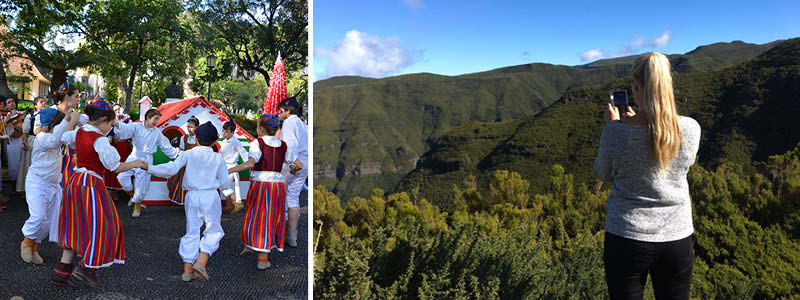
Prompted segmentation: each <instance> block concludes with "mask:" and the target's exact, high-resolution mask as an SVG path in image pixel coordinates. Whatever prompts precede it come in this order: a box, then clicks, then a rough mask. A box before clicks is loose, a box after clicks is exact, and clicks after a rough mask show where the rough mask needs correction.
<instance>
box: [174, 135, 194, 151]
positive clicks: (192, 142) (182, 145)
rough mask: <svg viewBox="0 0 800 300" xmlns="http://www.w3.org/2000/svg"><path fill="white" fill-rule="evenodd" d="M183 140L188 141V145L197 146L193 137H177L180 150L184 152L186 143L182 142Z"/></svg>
mask: <svg viewBox="0 0 800 300" xmlns="http://www.w3.org/2000/svg"><path fill="white" fill-rule="evenodd" d="M184 138H186V139H187V140H189V144H190V145H191V144H197V142H195V141H194V136H193V135H190V136H189V137H186V136H182V137H179V138H178V139H180V140H181V145H180V148H181V150H186V142H184V141H183V139H184Z"/></svg>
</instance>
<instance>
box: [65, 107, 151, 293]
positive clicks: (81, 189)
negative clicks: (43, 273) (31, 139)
mask: <svg viewBox="0 0 800 300" xmlns="http://www.w3.org/2000/svg"><path fill="white" fill-rule="evenodd" d="M85 113H86V115H88V116H89V123H88V124H86V125H85V126H84V127H83V128H80V129H77V130H73V131H70V132H67V133H65V134H64V135H63V136H62V137H61V141H62V142H63V143H64V144H67V145H74V147H75V153H76V161H75V165H76V169H75V172H74V173H73V174H72V175H71V176H70V178H69V179H68V180H66V182H67V183H66V184H65V188H64V196H63V200H62V201H61V209H60V212H59V220H58V236H59V246H60V247H61V248H62V249H63V252H62V255H61V261H60V262H59V263H57V264H56V269H55V270H54V274H53V276H52V277H53V281H55V282H56V283H64V284H67V285H70V286H75V284H74V283H75V281H76V280H78V281H83V282H85V283H86V284H88V285H89V286H91V287H94V288H102V287H103V284H102V283H101V282H100V281H98V280H97V278H96V277H95V271H96V270H97V269H99V268H102V267H107V266H110V265H112V264H114V263H124V262H125V247H124V246H125V242H124V237H123V232H122V222H120V219H119V215H118V214H117V209H116V207H115V206H114V202H113V201H112V200H111V197H109V195H108V194H107V190H106V186H105V183H104V182H103V176H102V174H103V173H104V172H105V170H106V169H108V170H113V171H114V172H117V173H119V172H124V171H126V170H130V169H132V168H147V163H145V162H144V161H141V160H136V161H131V162H128V163H120V159H119V153H117V150H116V149H115V148H114V147H113V146H111V143H110V142H109V140H108V138H107V137H106V134H108V132H109V131H110V130H111V128H112V126H113V124H114V123H115V122H116V118H115V116H114V112H113V111H112V110H111V107H110V106H109V105H108V103H106V102H105V101H97V102H94V103H92V104H90V105H88V106H86V109H85ZM76 252H77V253H78V254H79V255H80V256H82V259H81V261H80V264H79V265H78V266H77V268H74V270H72V269H73V268H72V265H71V264H72V259H73V256H74V255H75V253H76ZM70 271H71V272H70ZM70 273H71V277H70V278H68V276H70Z"/></svg>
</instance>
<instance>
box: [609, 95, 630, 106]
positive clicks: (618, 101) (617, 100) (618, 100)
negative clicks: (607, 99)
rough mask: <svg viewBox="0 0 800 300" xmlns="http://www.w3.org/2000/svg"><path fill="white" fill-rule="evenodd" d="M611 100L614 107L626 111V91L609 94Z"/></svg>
mask: <svg viewBox="0 0 800 300" xmlns="http://www.w3.org/2000/svg"><path fill="white" fill-rule="evenodd" d="M611 100H613V101H614V106H616V107H620V108H625V109H627V106H628V91H625V90H622V91H613V92H611Z"/></svg>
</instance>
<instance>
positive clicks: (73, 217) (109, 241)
mask: <svg viewBox="0 0 800 300" xmlns="http://www.w3.org/2000/svg"><path fill="white" fill-rule="evenodd" d="M58 236H59V243H58V245H59V246H60V247H61V248H63V249H71V250H74V251H75V252H77V254H78V255H82V256H83V262H84V264H86V266H87V267H89V268H102V267H107V266H110V265H111V264H114V263H125V238H124V234H123V231H122V222H121V221H120V219H119V214H117V208H116V207H115V206H114V202H113V201H112V199H111V197H109V196H108V195H107V194H106V186H105V184H104V183H103V181H102V180H100V179H99V178H97V177H95V176H93V175H90V174H87V173H82V172H76V173H74V174H73V175H72V177H70V178H69V181H68V182H67V187H66V188H65V189H64V198H63V200H62V201H61V209H60V212H59V216H58Z"/></svg>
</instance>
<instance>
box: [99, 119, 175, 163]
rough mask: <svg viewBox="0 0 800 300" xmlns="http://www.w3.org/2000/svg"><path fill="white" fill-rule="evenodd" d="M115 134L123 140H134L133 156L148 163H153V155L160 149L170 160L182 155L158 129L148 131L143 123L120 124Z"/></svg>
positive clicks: (115, 129)
mask: <svg viewBox="0 0 800 300" xmlns="http://www.w3.org/2000/svg"><path fill="white" fill-rule="evenodd" d="M114 133H115V134H116V136H117V137H118V138H119V139H121V140H127V139H130V138H133V151H132V152H131V155H133V156H134V157H136V158H138V159H142V160H144V161H146V162H152V159H153V153H156V151H157V150H158V148H159V147H160V148H161V151H162V152H164V154H166V155H167V156H168V157H170V158H176V157H178V154H179V153H181V150H180V149H178V148H175V147H172V144H170V143H169V140H168V139H167V137H165V136H164V134H163V133H161V130H160V129H158V127H153V128H150V129H146V128H144V123H143V122H137V123H129V124H125V123H119V124H118V125H117V127H115V128H114Z"/></svg>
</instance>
